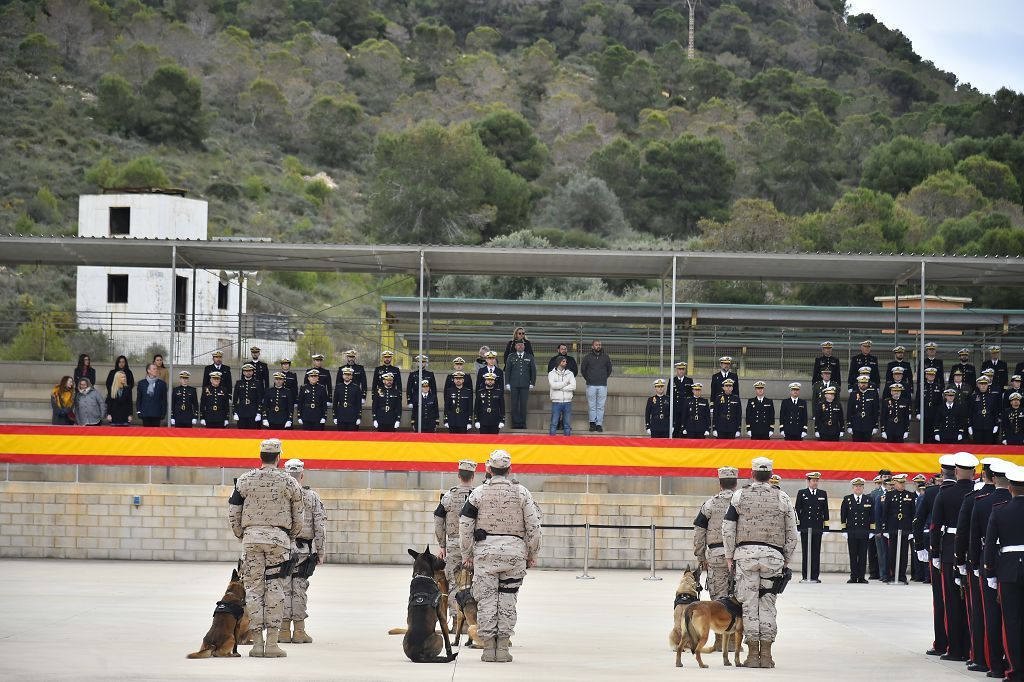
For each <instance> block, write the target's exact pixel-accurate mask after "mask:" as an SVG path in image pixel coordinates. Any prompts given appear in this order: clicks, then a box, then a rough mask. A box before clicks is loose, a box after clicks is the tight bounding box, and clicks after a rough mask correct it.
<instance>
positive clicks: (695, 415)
mask: <svg viewBox="0 0 1024 682" xmlns="http://www.w3.org/2000/svg"><path fill="white" fill-rule="evenodd" d="M710 432H711V404H710V403H709V402H708V399H707V398H705V397H703V396H702V397H700V398H698V397H697V396H690V397H689V399H688V400H687V401H686V421H685V422H683V433H684V434H686V435H687V436H689V437H690V438H703V437H704V436H705V435H706V434H708V433H710Z"/></svg>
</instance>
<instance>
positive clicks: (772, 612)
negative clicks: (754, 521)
mask: <svg viewBox="0 0 1024 682" xmlns="http://www.w3.org/2000/svg"><path fill="white" fill-rule="evenodd" d="M734 558H735V562H736V598H737V599H738V600H739V601H740V602H742V603H743V637H744V639H746V640H747V641H748V642H774V641H775V636H776V635H777V634H778V632H779V628H778V625H777V623H776V622H775V618H776V616H777V614H778V612H777V611H776V609H775V598H776V597H777V596H778V595H775V594H766V595H764V596H763V597H762V596H759V590H760V589H761V588H762V587H765V588H769V587H771V586H772V583H771V580H770V578H775V577H777V576H779V575H782V569H783V567H784V566H785V562H784V561H783V560H782V555H781V554H779V553H778V552H776V551H775V550H773V549H770V548H768V547H762V546H758V545H750V546H746V547H737V548H736V552H735V554H734Z"/></svg>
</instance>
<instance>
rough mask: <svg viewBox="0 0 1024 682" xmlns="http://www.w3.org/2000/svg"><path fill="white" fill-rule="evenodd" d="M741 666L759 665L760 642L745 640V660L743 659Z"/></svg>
mask: <svg viewBox="0 0 1024 682" xmlns="http://www.w3.org/2000/svg"><path fill="white" fill-rule="evenodd" d="M743 667H744V668H760V667H761V642H757V641H754V642H747V660H745V661H743Z"/></svg>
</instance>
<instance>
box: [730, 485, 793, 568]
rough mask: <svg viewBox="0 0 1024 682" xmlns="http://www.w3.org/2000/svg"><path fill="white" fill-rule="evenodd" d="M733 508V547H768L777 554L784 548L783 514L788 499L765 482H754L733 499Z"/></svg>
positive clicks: (784, 523)
mask: <svg viewBox="0 0 1024 682" xmlns="http://www.w3.org/2000/svg"><path fill="white" fill-rule="evenodd" d="M732 506H733V507H735V508H736V513H737V514H738V515H739V520H738V521H736V546H737V547H739V546H741V545H743V544H744V543H752V544H761V545H771V546H772V547H777V548H779V549H780V551H784V550H783V548H784V547H785V545H786V515H787V514H788V513H789V510H790V509H791V505H790V503H789V498H788V497H787V496H785V495H784V494H783V493H780V492H779V491H778V490H776V489H775V488H773V487H772V486H771V485H769V484H768V483H760V482H758V483H754V484H753V485H751V486H750V487H749V488H745V489H743V490H740V491H737V492H736V494H734V495H733V496H732Z"/></svg>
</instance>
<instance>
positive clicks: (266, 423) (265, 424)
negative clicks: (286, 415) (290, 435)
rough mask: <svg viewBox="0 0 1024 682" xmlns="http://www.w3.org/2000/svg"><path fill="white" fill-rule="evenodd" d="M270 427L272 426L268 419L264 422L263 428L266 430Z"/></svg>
mask: <svg viewBox="0 0 1024 682" xmlns="http://www.w3.org/2000/svg"><path fill="white" fill-rule="evenodd" d="M268 426H270V422H268V421H267V420H266V419H264V420H263V427H264V428H266V427H268Z"/></svg>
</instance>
